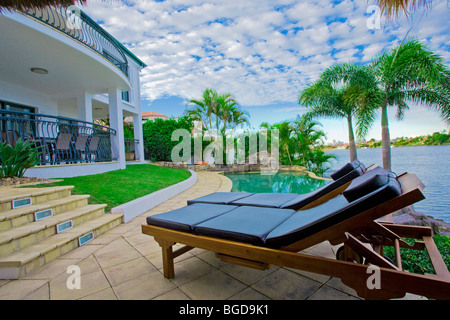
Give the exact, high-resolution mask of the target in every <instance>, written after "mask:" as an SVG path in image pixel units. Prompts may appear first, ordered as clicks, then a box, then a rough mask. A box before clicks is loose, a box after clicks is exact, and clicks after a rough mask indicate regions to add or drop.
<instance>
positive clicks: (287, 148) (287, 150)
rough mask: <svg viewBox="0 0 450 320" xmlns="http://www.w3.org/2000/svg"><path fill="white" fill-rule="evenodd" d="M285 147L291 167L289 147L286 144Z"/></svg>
mask: <svg viewBox="0 0 450 320" xmlns="http://www.w3.org/2000/svg"><path fill="white" fill-rule="evenodd" d="M285 147H286V152H287V155H288V158H289V164H290V165H291V166H292V160H291V154H290V153H289V147H288V145H287V144H286V145H285Z"/></svg>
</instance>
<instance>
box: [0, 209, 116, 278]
mask: <svg viewBox="0 0 450 320" xmlns="http://www.w3.org/2000/svg"><path fill="white" fill-rule="evenodd" d="M122 219H123V217H117V218H116V219H113V220H111V221H108V222H106V223H104V224H103V225H100V226H97V227H96V228H94V230H91V231H93V232H94V239H95V238H97V237H99V236H100V235H102V234H103V233H105V232H107V231H109V230H111V229H112V228H114V227H116V226H118V225H120V224H122ZM78 247H79V244H78V237H76V238H75V239H72V240H69V241H67V242H66V243H64V244H62V245H60V246H58V247H56V248H53V249H51V250H48V251H46V252H45V253H43V254H41V255H40V256H39V257H36V258H34V259H32V260H31V261H29V262H27V263H25V264H23V265H22V266H19V267H11V266H7V267H5V268H4V267H2V265H1V263H0V279H19V278H21V277H23V276H25V275H26V274H28V273H30V272H31V271H33V270H35V269H37V268H39V267H41V266H43V265H45V264H46V263H48V262H50V261H52V260H54V259H56V258H58V257H60V256H61V255H63V254H65V253H68V252H70V251H72V250H73V249H76V248H78ZM7 276H9V277H10V278H6V277H7Z"/></svg>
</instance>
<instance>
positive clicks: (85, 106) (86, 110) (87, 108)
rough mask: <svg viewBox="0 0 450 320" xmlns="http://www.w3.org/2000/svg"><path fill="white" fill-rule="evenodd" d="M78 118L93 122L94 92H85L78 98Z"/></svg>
mask: <svg viewBox="0 0 450 320" xmlns="http://www.w3.org/2000/svg"><path fill="white" fill-rule="evenodd" d="M77 105H78V119H79V120H83V121H87V122H92V121H93V117H92V94H90V93H87V92H84V93H83V94H82V95H80V96H78V98H77Z"/></svg>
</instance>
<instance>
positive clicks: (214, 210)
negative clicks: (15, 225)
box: [147, 203, 237, 232]
mask: <svg viewBox="0 0 450 320" xmlns="http://www.w3.org/2000/svg"><path fill="white" fill-rule="evenodd" d="M236 208H237V207H236V206H230V205H219V204H205V203H197V204H193V205H190V206H187V207H182V208H180V209H175V210H172V211H168V212H165V213H160V214H156V215H154V216H149V217H147V223H148V224H150V225H154V226H157V227H163V228H168V229H172V230H178V231H184V232H192V231H193V228H194V227H195V225H197V224H199V223H202V222H204V221H206V220H209V219H212V218H214V217H217V216H220V215H221V214H224V213H226V212H229V211H232V210H234V209H236Z"/></svg>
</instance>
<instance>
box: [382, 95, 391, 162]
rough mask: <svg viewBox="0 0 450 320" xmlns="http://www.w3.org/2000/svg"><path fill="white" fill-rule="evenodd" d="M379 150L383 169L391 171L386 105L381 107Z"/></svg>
mask: <svg viewBox="0 0 450 320" xmlns="http://www.w3.org/2000/svg"><path fill="white" fill-rule="evenodd" d="M381 150H382V155H383V168H384V169H386V170H391V138H390V135H389V123H388V115H387V103H385V104H383V106H382V107H381Z"/></svg>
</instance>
